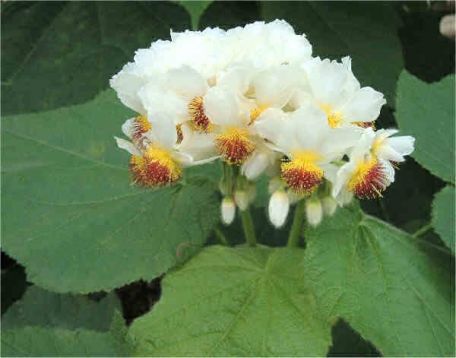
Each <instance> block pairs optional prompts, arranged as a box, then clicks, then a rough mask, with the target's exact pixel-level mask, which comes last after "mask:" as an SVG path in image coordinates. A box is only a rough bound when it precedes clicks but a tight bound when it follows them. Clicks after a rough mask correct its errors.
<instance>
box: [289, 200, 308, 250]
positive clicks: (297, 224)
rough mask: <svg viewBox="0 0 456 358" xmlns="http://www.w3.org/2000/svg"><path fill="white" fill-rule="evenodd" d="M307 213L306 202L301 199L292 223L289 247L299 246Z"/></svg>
mask: <svg viewBox="0 0 456 358" xmlns="http://www.w3.org/2000/svg"><path fill="white" fill-rule="evenodd" d="M305 214H306V202H305V200H301V201H299V202H298V204H297V205H296V209H295V213H294V217H293V224H292V225H291V229H290V234H289V236H288V243H287V246H288V247H298V246H299V239H300V238H301V231H302V225H303V223H304V216H305Z"/></svg>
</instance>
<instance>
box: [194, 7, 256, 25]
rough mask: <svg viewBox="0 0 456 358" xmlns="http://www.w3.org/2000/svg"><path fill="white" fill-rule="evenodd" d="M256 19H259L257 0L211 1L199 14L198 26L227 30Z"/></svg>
mask: <svg viewBox="0 0 456 358" xmlns="http://www.w3.org/2000/svg"><path fill="white" fill-rule="evenodd" d="M258 20H261V19H260V11H259V2H257V1H213V2H212V3H211V4H210V5H209V7H208V8H207V9H206V11H204V13H203V15H202V16H201V19H200V26H199V27H200V28H201V29H204V28H206V27H209V26H210V27H220V28H222V29H225V30H227V29H230V28H232V27H236V26H244V25H245V24H248V23H250V22H253V21H258Z"/></svg>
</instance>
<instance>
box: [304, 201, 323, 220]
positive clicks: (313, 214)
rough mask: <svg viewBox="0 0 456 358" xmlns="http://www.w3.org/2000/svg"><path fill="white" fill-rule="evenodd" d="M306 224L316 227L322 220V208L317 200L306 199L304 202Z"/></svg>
mask: <svg viewBox="0 0 456 358" xmlns="http://www.w3.org/2000/svg"><path fill="white" fill-rule="evenodd" d="M306 217H307V222H308V223H309V224H310V225H312V226H317V225H318V224H319V223H320V222H321V219H322V218H323V208H322V205H321V201H320V200H319V199H316V198H315V199H308V200H307V201H306Z"/></svg>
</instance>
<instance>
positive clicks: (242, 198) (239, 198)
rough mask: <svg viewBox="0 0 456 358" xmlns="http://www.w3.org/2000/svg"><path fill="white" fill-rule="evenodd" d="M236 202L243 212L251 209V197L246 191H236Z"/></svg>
mask: <svg viewBox="0 0 456 358" xmlns="http://www.w3.org/2000/svg"><path fill="white" fill-rule="evenodd" d="M234 201H235V202H236V205H237V206H238V208H239V209H240V210H241V211H244V210H246V209H247V208H248V207H249V195H248V193H247V192H246V191H245V190H236V192H235V193H234Z"/></svg>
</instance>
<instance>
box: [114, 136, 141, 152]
mask: <svg viewBox="0 0 456 358" xmlns="http://www.w3.org/2000/svg"><path fill="white" fill-rule="evenodd" d="M114 139H115V140H116V143H117V146H118V147H119V148H120V149H124V150H126V151H127V152H128V153H130V154H131V155H142V154H141V151H140V150H139V149H138V148H137V147H136V146H135V145H134V144H133V143H132V142H129V141H128V140H125V139H122V138H118V137H114Z"/></svg>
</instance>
